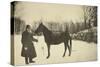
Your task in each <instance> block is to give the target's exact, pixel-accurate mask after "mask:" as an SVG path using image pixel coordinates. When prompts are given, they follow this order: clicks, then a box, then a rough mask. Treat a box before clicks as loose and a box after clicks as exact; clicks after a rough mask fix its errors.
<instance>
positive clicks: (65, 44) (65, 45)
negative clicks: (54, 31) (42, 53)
mask: <svg viewBox="0 0 100 67" xmlns="http://www.w3.org/2000/svg"><path fill="white" fill-rule="evenodd" d="M64 47H65V51H64V54H63V57H64V56H65V54H66V50H67V42H64Z"/></svg>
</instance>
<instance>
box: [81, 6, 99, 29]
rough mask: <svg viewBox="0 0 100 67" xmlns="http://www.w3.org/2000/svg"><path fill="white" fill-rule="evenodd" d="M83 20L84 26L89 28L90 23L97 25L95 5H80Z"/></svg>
mask: <svg viewBox="0 0 100 67" xmlns="http://www.w3.org/2000/svg"><path fill="white" fill-rule="evenodd" d="M82 9H83V20H84V25H85V28H86V29H87V28H90V27H91V23H93V25H94V26H97V7H96V6H82Z"/></svg>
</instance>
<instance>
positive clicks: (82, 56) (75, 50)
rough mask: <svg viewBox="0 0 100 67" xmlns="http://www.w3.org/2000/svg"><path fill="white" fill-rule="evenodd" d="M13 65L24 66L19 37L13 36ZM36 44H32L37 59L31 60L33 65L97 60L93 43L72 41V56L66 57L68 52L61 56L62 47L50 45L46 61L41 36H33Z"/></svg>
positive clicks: (44, 44) (44, 45)
mask: <svg viewBox="0 0 100 67" xmlns="http://www.w3.org/2000/svg"><path fill="white" fill-rule="evenodd" d="M14 38H15V40H14V41H15V42H14V43H15V44H14V45H15V46H14V49H15V65H25V59H24V57H21V48H22V44H21V35H15V37H14ZM35 38H36V39H38V42H37V43H36V42H34V45H35V49H36V53H37V57H36V58H34V59H33V60H34V61H36V62H35V63H33V64H48V63H50V64H51V63H65V62H80V61H95V60H97V45H96V44H95V43H87V42H84V41H79V40H72V55H71V56H68V50H67V52H66V56H65V57H62V56H63V53H64V45H63V43H61V44H59V45H52V46H51V48H50V53H51V55H50V58H49V59H46V56H47V46H46V43H45V42H44V37H43V36H35Z"/></svg>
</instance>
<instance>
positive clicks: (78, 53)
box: [10, 1, 98, 65]
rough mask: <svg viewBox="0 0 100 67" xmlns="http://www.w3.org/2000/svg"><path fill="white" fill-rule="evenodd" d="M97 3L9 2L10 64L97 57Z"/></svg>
mask: <svg viewBox="0 0 100 67" xmlns="http://www.w3.org/2000/svg"><path fill="white" fill-rule="evenodd" d="M97 9H98V7H97V6H91V5H74V4H58V3H41V2H26V1H13V2H11V17H10V19H11V64H12V65H34V64H56V63H71V62H86V61H96V60H97V43H98V40H97V38H98V35H97V32H98V31H97V27H98V24H97V20H98V19H97Z"/></svg>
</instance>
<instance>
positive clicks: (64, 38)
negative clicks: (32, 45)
mask: <svg viewBox="0 0 100 67" xmlns="http://www.w3.org/2000/svg"><path fill="white" fill-rule="evenodd" d="M39 32H42V33H43V35H44V39H45V42H46V44H47V48H48V56H47V59H48V58H49V56H50V45H52V44H55V45H58V44H60V43H62V42H63V43H64V47H65V51H64V54H63V57H64V56H65V53H66V50H67V47H68V50H69V56H70V55H71V50H72V41H71V37H70V34H69V32H68V31H67V30H66V31H65V32H62V33H60V34H54V33H53V32H51V31H50V30H49V29H48V28H47V27H45V26H44V25H43V24H42V23H41V24H40V25H39V27H38V28H37V29H36V30H35V33H39ZM69 41H70V45H69V44H68V42H69Z"/></svg>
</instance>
